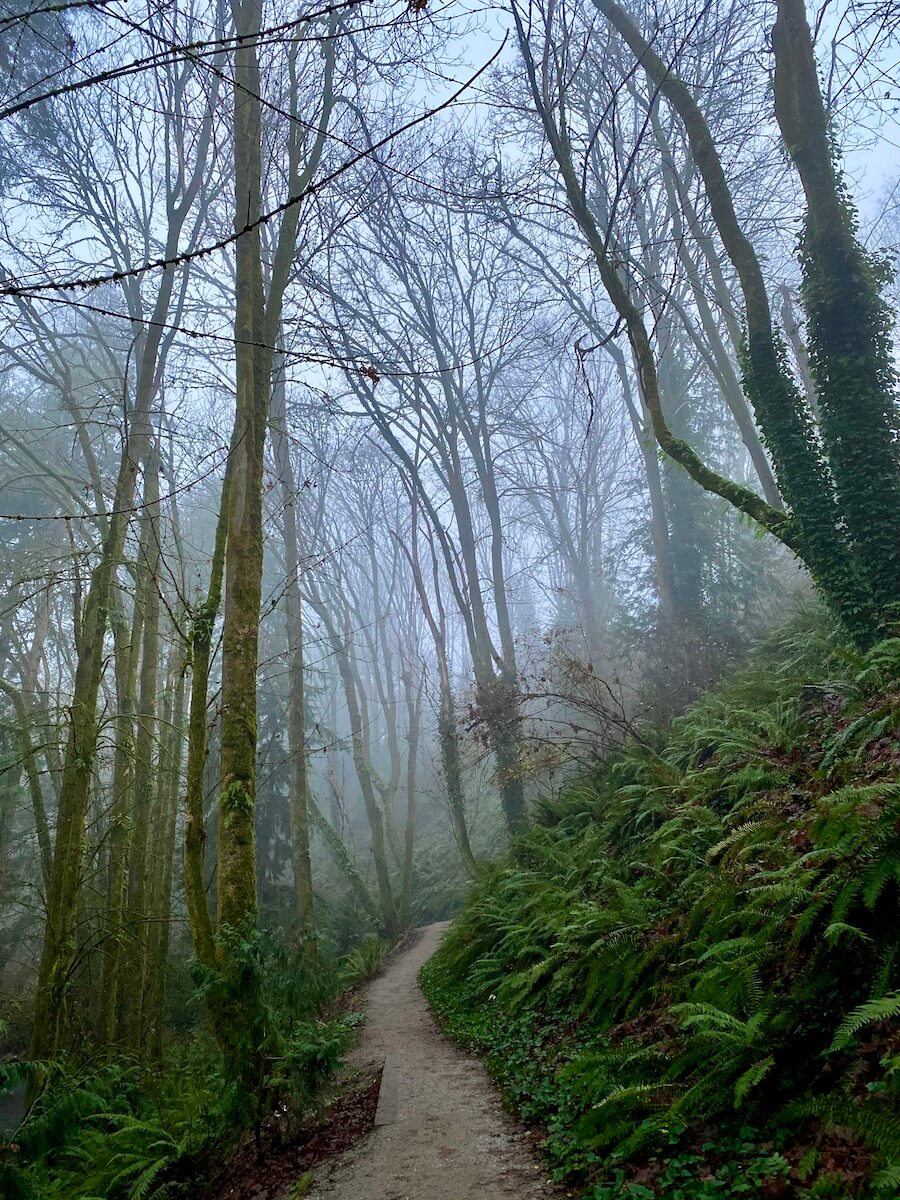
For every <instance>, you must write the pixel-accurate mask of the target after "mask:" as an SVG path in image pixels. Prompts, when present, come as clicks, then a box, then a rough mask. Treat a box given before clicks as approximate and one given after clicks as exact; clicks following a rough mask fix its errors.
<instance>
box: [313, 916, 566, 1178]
mask: <svg viewBox="0 0 900 1200" xmlns="http://www.w3.org/2000/svg"><path fill="white" fill-rule="evenodd" d="M444 928H445V926H444V925H429V926H428V927H427V928H426V929H424V930H422V931H421V934H420V936H419V938H418V940H417V941H416V942H415V943H414V944H413V945H412V946H411V947H410V948H409V949H408V950H405V951H403V952H401V953H400V954H399V955H398V956H397V957H396V958H395V959H394V960H393V961H392V962H391V964H390V965H389V966H388V968H387V970H386V971H385V973H384V975H383V976H382V977H381V978H379V979H376V980H375V982H374V983H373V984H372V986H371V988H370V989H369V996H368V1003H367V1006H366V1007H367V1021H366V1026H365V1030H364V1033H363V1038H362V1043H361V1045H360V1048H359V1050H358V1051H357V1054H356V1061H357V1062H358V1063H359V1064H360V1065H363V1064H369V1063H373V1062H382V1061H383V1062H384V1065H385V1071H384V1076H383V1081H382V1089H381V1099H380V1101H379V1111H378V1116H377V1117H376V1126H375V1129H374V1130H373V1131H372V1132H371V1134H369V1136H368V1137H366V1138H364V1139H363V1140H362V1141H361V1142H359V1143H358V1144H357V1145H356V1146H354V1147H353V1149H352V1150H350V1151H348V1152H347V1153H346V1154H344V1155H342V1156H341V1157H340V1158H338V1159H334V1160H332V1161H331V1162H330V1163H327V1164H325V1165H324V1166H323V1167H321V1168H319V1169H318V1170H317V1171H316V1178H315V1183H314V1185H313V1187H312V1189H311V1191H310V1192H309V1193H308V1195H309V1196H311V1197H326V1196H330V1197H333V1198H334V1200H474V1198H475V1197H477V1200H501V1198H502V1197H509V1196H516V1197H517V1198H518V1200H537V1197H558V1196H561V1195H562V1193H561V1192H559V1191H557V1190H556V1189H555V1188H554V1186H553V1185H552V1184H551V1183H549V1182H548V1180H547V1177H546V1175H545V1173H544V1170H543V1168H542V1166H541V1164H540V1162H539V1160H538V1158H537V1157H536V1155H535V1152H534V1148H533V1146H532V1145H531V1140H530V1138H529V1137H528V1135H527V1134H525V1133H523V1132H522V1131H521V1130H520V1129H519V1128H518V1127H517V1126H516V1124H515V1123H514V1122H513V1120H512V1119H511V1118H510V1117H509V1116H508V1115H507V1114H506V1113H505V1112H504V1111H503V1109H502V1107H501V1104H500V1100H499V1097H498V1095H497V1092H496V1090H495V1089H494V1087H493V1085H492V1084H491V1082H490V1080H489V1079H488V1077H487V1074H486V1073H485V1070H484V1068H483V1067H482V1065H481V1063H479V1062H478V1061H477V1060H476V1059H474V1058H470V1057H468V1056H467V1055H465V1054H463V1053H462V1052H461V1051H460V1050H457V1049H456V1048H455V1047H454V1046H451V1045H450V1044H449V1043H448V1042H446V1041H445V1040H444V1038H443V1037H442V1036H441V1034H440V1033H439V1032H438V1029H437V1027H436V1025H435V1022H434V1019H433V1018H432V1016H431V1014H430V1012H429V1010H428V1005H427V1004H426V1002H425V997H424V996H423V995H422V993H421V991H420V990H419V984H418V979H417V976H418V973H419V968H420V967H421V966H422V964H423V963H424V962H426V961H427V960H428V959H429V958H430V957H431V955H432V954H433V953H434V951H435V950H436V949H437V946H438V942H439V941H440V937H441V934H442V933H443V931H444Z"/></svg>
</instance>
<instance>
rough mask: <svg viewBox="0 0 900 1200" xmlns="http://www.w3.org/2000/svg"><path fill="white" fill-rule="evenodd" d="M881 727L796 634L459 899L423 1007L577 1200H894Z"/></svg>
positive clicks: (574, 795)
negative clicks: (492, 1084)
mask: <svg viewBox="0 0 900 1200" xmlns="http://www.w3.org/2000/svg"><path fill="white" fill-rule="evenodd" d="M898 718H900V641H890V642H885V643H882V644H880V645H879V646H877V647H876V648H875V649H874V650H873V651H872V652H871V653H870V654H869V655H868V656H866V657H861V656H858V655H856V654H854V653H853V652H851V651H849V650H847V649H846V648H845V647H844V646H842V645H841V643H840V641H839V640H838V639H837V637H836V636H835V635H834V633H833V631H831V630H830V629H829V628H828V626H827V624H826V622H825V621H824V618H822V617H821V616H818V615H816V614H807V615H805V616H803V617H798V618H797V619H796V620H795V621H794V622H793V624H792V625H791V627H789V628H788V629H786V630H784V631H782V632H781V633H780V634H778V635H777V636H776V637H774V638H772V639H770V640H769V641H768V642H767V643H766V644H765V645H763V646H761V647H759V648H758V650H757V651H756V652H755V653H754V654H753V655H752V656H751V659H750V661H749V662H748V664H747V665H746V666H745V667H744V668H743V669H742V670H741V671H739V672H738V673H736V674H735V675H734V677H733V678H732V679H731V680H730V681H729V682H728V683H727V684H726V685H725V686H723V687H721V688H719V689H718V690H717V691H715V692H711V693H710V694H708V695H706V696H705V697H703V698H702V699H701V700H700V701H699V702H698V703H696V704H695V705H694V706H693V707H692V708H691V709H690V710H689V711H688V712H687V713H685V714H684V715H683V716H682V717H680V718H678V719H677V720H676V721H674V722H673V724H672V725H671V727H670V728H669V729H667V730H665V731H662V730H655V729H645V730H643V731H641V734H640V739H639V741H638V742H636V743H635V744H633V745H631V746H629V747H628V748H626V749H624V750H623V751H622V752H620V753H619V754H618V755H617V756H616V757H615V759H614V760H613V761H610V762H608V763H607V764H606V765H605V766H604V768H603V769H602V771H600V772H599V773H598V774H597V775H596V776H595V777H593V778H588V779H580V780H578V781H576V782H573V783H571V784H569V785H568V786H567V787H566V788H565V789H564V790H563V791H562V793H561V794H560V795H559V796H558V797H557V798H556V799H555V800H554V801H553V802H552V803H550V804H548V805H546V806H545V807H544V809H543V811H542V813H541V814H540V818H539V820H538V822H537V823H536V824H535V826H534V827H533V828H532V829H531V830H530V831H529V832H528V833H527V834H526V835H524V836H523V837H522V838H521V839H520V840H519V841H518V842H517V843H516V844H515V845H514V847H513V848H512V851H511V853H510V854H509V855H508V856H507V857H506V859H504V860H502V861H501V862H499V863H497V864H496V865H494V866H493V867H491V868H488V869H486V871H485V873H484V874H483V876H482V877H481V878H480V879H479V881H478V882H477V884H476V885H475V887H474V888H473V889H472V892H471V894H470V895H469V898H468V900H467V902H466V905H465V907H464V909H463V911H462V914H461V915H460V916H459V918H458V919H457V920H456V922H455V923H454V925H453V926H452V928H451V930H450V932H449V934H448V936H447V938H446V940H445V942H444V944H443V946H442V948H441V949H440V951H439V952H438V954H437V955H436V956H435V957H434V958H433V959H432V960H431V962H430V963H429V964H427V966H426V967H425V969H424V971H423V974H422V980H423V986H424V987H425V990H426V993H427V995H428V997H429V1000H430V1002H431V1004H432V1006H433V1008H434V1009H435V1011H436V1013H437V1014H438V1015H439V1017H440V1018H441V1020H442V1021H443V1022H444V1024H445V1027H446V1029H447V1031H448V1033H449V1034H450V1035H451V1036H452V1037H453V1038H455V1039H456V1040H458V1041H460V1042H461V1043H463V1044H465V1045H467V1046H468V1047H470V1048H472V1049H474V1050H475V1051H477V1052H478V1053H479V1054H481V1055H482V1056H483V1057H484V1059H485V1061H486V1063H487V1065H488V1068H489V1070H490V1071H491V1072H492V1073H493V1074H494V1075H495V1077H496V1078H497V1079H498V1080H499V1082H500V1083H501V1085H502V1087H503V1089H504V1091H505V1093H506V1096H507V1098H508V1100H509V1102H510V1104H511V1106H513V1107H514V1108H515V1109H517V1110H518V1111H519V1112H520V1113H521V1114H522V1115H523V1116H524V1117H525V1118H526V1120H527V1121H529V1122H530V1123H531V1124H533V1125H534V1126H536V1127H538V1128H539V1129H540V1130H541V1131H542V1133H543V1137H544V1140H543V1146H544V1150H545V1152H546V1154H547V1156H548V1158H549V1160H550V1162H551V1164H552V1165H553V1168H554V1170H555V1173H556V1175H557V1177H558V1178H560V1179H564V1180H566V1181H567V1183H568V1184H569V1185H570V1186H572V1187H573V1188H575V1189H576V1190H577V1191H578V1193H579V1194H581V1195H583V1196H585V1197H589V1198H590V1200H613V1198H616V1200H619V1198H622V1200H626V1198H628V1200H632V1198H633V1200H639V1198H641V1200H643V1198H647V1200H650V1198H651V1197H658V1196H663V1197H668V1198H670V1200H700V1198H705V1197H719V1196H723V1197H724V1196H754V1197H756V1196H759V1197H809V1198H812V1197H818V1198H822V1200H824V1198H837V1197H880V1198H883V1200H887V1198H889V1197H896V1196H898V1195H900V1111H898V1099H900V924H898V896H900V891H898V884H900V740H898Z"/></svg>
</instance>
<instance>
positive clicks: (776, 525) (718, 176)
mask: <svg viewBox="0 0 900 1200" xmlns="http://www.w3.org/2000/svg"><path fill="white" fill-rule="evenodd" d="M594 3H595V6H596V7H597V9H598V10H599V12H600V13H601V14H602V15H603V16H604V17H605V18H606V19H607V20H608V21H609V23H610V25H611V26H612V27H613V28H614V29H615V30H616V31H617V32H618V34H619V35H620V37H621V38H622V40H623V41H624V42H625V44H626V45H627V46H628V47H629V49H630V50H631V52H632V53H633V55H634V58H635V60H636V62H637V63H638V64H639V65H640V67H641V69H642V70H643V71H644V72H645V73H646V74H647V76H648V77H649V79H650V82H651V83H652V85H653V87H654V88H655V89H656V90H657V92H658V93H659V94H660V95H661V96H662V97H664V99H665V100H666V101H667V102H668V103H669V104H670V105H671V106H672V108H673V109H674V110H675V112H676V113H677V114H678V116H679V118H680V120H681V122H682V124H683V127H684V130H685V134H686V136H687V140H688V143H689V145H690V149H691V153H692V155H693V159H694V162H695V163H696V166H697V171H698V173H699V176H700V179H701V181H702V184H703V188H704V191H705V194H706V197H707V199H708V201H709V207H710V214H711V218H712V221H713V223H714V225H715V228H716V231H717V233H718V235H719V237H720V239H721V242H722V245H723V246H724V249H725V252H726V254H727V255H728V257H729V259H730V260H731V263H732V265H733V267H734V269H735V273H736V275H737V277H738V281H739V284H740V288H741V293H742V295H743V299H744V304H745V313H746V329H747V336H746V355H745V364H744V381H743V383H744V390H745V392H746V394H747V396H748V398H749V400H750V402H751V405H752V408H753V411H754V416H755V419H756V422H757V424H758V426H759V429H760V432H761V435H762V439H763V442H764V444H765V445H766V448H767V449H768V451H769V453H770V454H771V456H772V461H773V465H774V468H775V476H776V481H777V485H778V489H779V492H780V494H781V496H783V497H784V501H785V503H786V505H787V510H786V511H782V510H781V508H780V507H776V506H774V505H772V504H770V503H768V502H767V501H766V500H765V499H763V498H762V497H761V496H759V495H757V494H756V493H755V492H753V491H752V490H750V489H749V488H747V487H745V486H743V485H742V484H739V483H736V482H735V481H734V480H731V479H728V478H726V477H724V476H722V475H721V474H719V473H718V472H717V471H715V470H713V469H712V468H711V467H709V466H708V464H707V463H705V462H704V461H703V460H702V458H701V457H700V456H699V455H698V454H697V453H696V451H695V450H694V448H693V447H692V446H691V445H690V444H689V443H688V442H687V441H685V440H684V439H682V438H679V437H677V436H675V434H674V433H673V432H672V430H671V428H670V427H669V425H668V422H667V420H666V417H665V414H664V412H663V408H662V403H661V398H660V387H659V377H658V370H657V362H656V358H655V355H654V350H653V346H652V342H651V338H650V334H649V333H648V330H647V327H646V325H645V322H644V318H643V315H642V312H641V309H640V306H639V304H638V302H637V301H636V300H635V298H634V296H633V294H632V290H633V289H632V284H631V281H630V280H629V278H628V277H627V275H626V274H625V273H624V272H623V271H622V270H621V268H620V265H619V264H618V260H617V259H616V252H615V243H614V240H613V239H612V238H611V237H610V236H609V233H608V232H607V234H604V232H603V231H602V230H601V229H600V228H599V226H598V223H597V217H596V215H595V213H594V212H593V211H592V208H591V205H590V204H589V202H588V199H587V196H586V194H585V191H584V188H583V185H582V181H581V179H580V176H579V174H578V172H577V170H576V169H575V165H574V161H573V158H572V149H571V145H570V143H569V140H568V133H567V129H566V124H565V117H564V108H565V102H566V101H565V82H564V81H563V80H561V79H556V78H550V66H549V62H550V60H548V59H547V58H546V57H544V58H543V60H542V66H541V70H542V71H543V72H544V77H543V78H540V79H539V77H538V66H537V64H536V62H535V59H534V58H533V57H532V54H531V50H530V45H529V37H528V34H527V33H526V31H525V27H524V25H523V24H522V21H521V18H520V16H519V14H518V13H517V12H514V17H515V20H516V27H517V34H518V39H519V45H520V48H521V50H522V54H523V58H524V61H525V67H526V74H527V77H528V84H529V88H530V91H531V95H532V100H533V103H534V106H535V109H536V111H537V112H538V114H539V116H540V118H541V120H542V123H543V126H544V130H545V133H546V135H547V140H548V142H549V143H550V146H551V148H552V150H553V153H554V157H555V159H556V163H557V167H558V170H559V174H560V177H561V180H562V182H563V186H564V188H565V192H566V197H567V200H568V203H569V206H570V209H571V211H572V215H573V217H574V218H575V220H576V222H577V224H578V225H579V227H580V228H581V230H582V233H583V234H584V236H585V239H586V241H587V242H588V245H589V246H590V249H591V251H592V253H593V257H594V260H595V262H596V264H597V267H598V269H599V272H600V277H601V279H602V282H603V285H604V288H605V290H606V293H607V295H608V296H609V298H610V300H611V301H612V303H613V305H614V307H615V309H616V311H617V312H618V314H619V317H620V319H621V320H622V322H623V325H624V327H625V329H626V331H627V334H628V338H629V341H630V343H631V349H632V353H633V355H634V359H635V363H636V367H637V372H638V376H639V379H640V382H641V390H642V393H643V396H644V400H645V402H646V404H647V408H648V410H649V413H650V417H651V421H652V426H653V432H654V436H655V437H656V440H657V442H658V443H659V445H660V446H661V448H662V450H663V451H664V452H665V453H666V454H667V455H669V457H670V458H672V459H674V460H675V461H676V462H677V463H679V464H680V465H681V466H682V467H683V468H684V469H685V470H686V471H687V472H688V474H689V475H691V477H692V478H693V479H694V480H695V481H696V482H697V483H699V484H700V486H701V487H703V488H705V489H706V490H707V491H710V492H713V493H715V494H716V495H718V496H721V497H722V498H723V499H725V500H727V501H728V503H729V504H731V505H733V506H734V507H735V508H737V509H739V510H740V511H741V512H743V513H744V514H746V515H747V516H749V517H751V518H752V519H753V520H754V521H756V522H757V523H758V524H759V525H761V526H762V527H763V528H764V529H765V530H767V531H768V532H769V533H771V534H773V535H774V536H775V537H776V538H778V539H779V540H780V541H782V542H783V543H784V544H785V545H786V546H788V547H789V548H790V549H791V550H793V551H794V552H795V553H796V554H797V555H798V557H799V558H800V559H801V560H802V561H803V562H804V563H805V564H806V566H807V567H808V569H809V571H810V574H811V575H812V577H813V579H814V580H815V582H816V584H817V585H818V587H819V589H820V590H821V592H822V594H823V596H824V597H825V599H826V601H827V602H828V603H829V605H830V606H831V607H832V609H833V611H834V612H835V613H836V615H837V616H838V617H839V618H840V619H841V620H842V621H843V623H844V625H845V627H846V628H847V630H848V632H849V633H850V634H851V635H852V636H853V637H854V639H855V640H856V641H857V642H858V643H859V644H860V645H868V644H870V643H871V642H872V641H873V639H874V638H876V637H877V636H878V634H879V630H880V629H882V628H883V626H884V612H885V608H884V602H883V601H881V602H879V601H878V600H877V599H876V595H875V591H874V589H873V586H872V583H871V580H870V576H869V572H868V569H867V568H866V567H865V566H864V564H863V563H861V561H860V559H859V557H858V555H857V554H856V553H855V552H854V546H853V543H852V537H849V536H848V529H847V516H848V514H847V513H846V512H845V511H844V510H843V504H842V502H841V498H840V496H839V492H838V490H837V489H836V486H835V482H836V481H835V477H834V474H833V464H831V463H830V462H829V461H827V460H826V458H825V457H824V456H823V454H822V450H821V448H820V443H819V438H818V434H817V431H816V428H815V422H814V420H813V415H812V413H811V411H810V408H809V405H808V404H807V402H806V398H805V396H804V395H803V394H802V392H801V391H800V389H799V388H798V387H797V385H796V383H795V382H794V380H793V378H792V376H791V374H790V371H789V370H788V368H787V365H786V361H785V351H784V348H783V347H782V345H781V343H780V341H779V338H778V336H777V334H776V333H775V329H774V325H773V321H772V315H771V310H770V306H769V299H768V295H767V292H766V287H765V281H764V277H763V273H762V270H761V268H760V264H759V260H758V257H757V255H756V252H755V250H754V248H753V246H752V244H751V243H750V241H749V239H748V238H747V237H746V235H745V233H744V231H743V229H742V227H741V224H740V222H739V220H738V217H737V214H736V211H735V206H734V201H733V198H732V195H731V190H730V187H729V183H728V179H727V176H726V173H725V170H724V167H723V164H722V161H721V158H720V156H719V154H718V151H717V149H716V146H715V143H714V141H713V138H712V134H711V132H710V129H709V126H708V123H707V121H706V118H705V116H704V115H703V113H702V111H701V109H700V107H699V105H698V103H697V101H696V100H695V99H694V97H693V95H692V94H691V92H690V91H689V89H688V88H687V87H686V86H685V84H684V83H683V82H682V81H681V80H680V79H679V78H678V76H677V75H676V74H675V73H674V72H673V70H672V67H671V64H667V63H664V62H663V61H662V59H661V58H660V56H659V55H658V54H657V53H656V51H655V50H654V49H653V48H652V47H651V46H650V44H649V43H648V41H647V39H646V38H645V37H644V36H643V35H642V34H641V33H640V31H639V30H638V28H637V26H636V25H635V24H634V22H633V21H632V19H631V18H630V17H629V16H628V14H627V13H626V12H625V11H624V10H623V9H622V8H621V7H620V6H619V5H618V4H617V3H615V0H594ZM548 36H549V31H548ZM788 73H790V68H788ZM816 86H817V85H816ZM553 89H556V95H555V97H554V98H553V99H552V100H551V96H552V95H553ZM820 102H821V97H820ZM554 105H556V106H558V108H559V115H558V114H557V113H556V112H555V111H554ZM820 403H821V396H820ZM883 528H884V523H883V522H882V529H883ZM894 559H895V560H896V555H894ZM891 569H893V568H891ZM887 590H889V589H887Z"/></svg>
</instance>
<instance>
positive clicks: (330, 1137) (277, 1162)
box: [203, 1070, 381, 1200]
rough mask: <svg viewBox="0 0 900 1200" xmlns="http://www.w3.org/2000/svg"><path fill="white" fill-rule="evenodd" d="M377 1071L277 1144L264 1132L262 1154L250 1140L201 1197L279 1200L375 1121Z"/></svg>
mask: <svg viewBox="0 0 900 1200" xmlns="http://www.w3.org/2000/svg"><path fill="white" fill-rule="evenodd" d="M380 1087H381V1072H380V1071H378V1070H376V1071H368V1072H366V1073H364V1074H362V1075H360V1076H359V1077H357V1078H356V1079H355V1080H354V1082H353V1084H352V1085H351V1086H348V1087H347V1089H346V1091H344V1092H343V1093H342V1094H341V1095H340V1096H339V1097H338V1098H337V1100H335V1102H334V1103H333V1104H331V1105H330V1106H329V1107H328V1109H327V1110H326V1112H325V1113H324V1114H323V1116H322V1117H321V1118H320V1119H318V1120H316V1121H313V1122H311V1123H309V1124H308V1125H306V1126H304V1128H303V1129H302V1130H301V1131H300V1133H299V1134H298V1135H297V1136H296V1137H292V1138H291V1139H290V1140H289V1141H288V1142H287V1143H286V1144H284V1145H277V1144H275V1142H274V1138H273V1135H271V1134H269V1135H268V1136H267V1139H266V1142H265V1143H264V1145H263V1146H262V1152H261V1153H260V1152H259V1151H257V1148H256V1146H255V1145H254V1144H253V1140H252V1139H251V1138H248V1139H246V1140H245V1142H243V1143H242V1144H241V1145H240V1146H239V1147H238V1148H237V1150H236V1151H235V1152H234V1153H233V1154H232V1155H231V1156H230V1158H229V1159H228V1162H227V1164H226V1166H225V1167H224V1168H223V1169H222V1170H221V1171H220V1172H219V1173H218V1174H217V1175H216V1176H215V1177H214V1178H213V1180H212V1182H211V1183H210V1185H209V1187H208V1189H207V1190H206V1192H204V1194H203V1200H280V1198H281V1197H284V1196H289V1195H290V1192H291V1189H292V1187H294V1185H295V1184H296V1183H297V1181H298V1180H299V1179H302V1178H303V1176H304V1175H305V1174H306V1173H307V1172H308V1171H309V1170H310V1169H311V1168H312V1167H314V1166H316V1165H317V1164H318V1163H321V1162H323V1161H324V1160H325V1159H328V1158H333V1157H334V1156H335V1155H336V1154H342V1153H343V1152H344V1151H345V1150H347V1149H348V1148H349V1147H350V1146H352V1145H353V1144H354V1143H355V1142H358V1141H359V1139H360V1138H361V1137H364V1136H365V1135H366V1134H367V1133H368V1132H369V1130H370V1129H371V1128H372V1125H373V1123H374V1121H375V1109H376V1107H377V1105H378V1093H379V1090H380Z"/></svg>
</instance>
